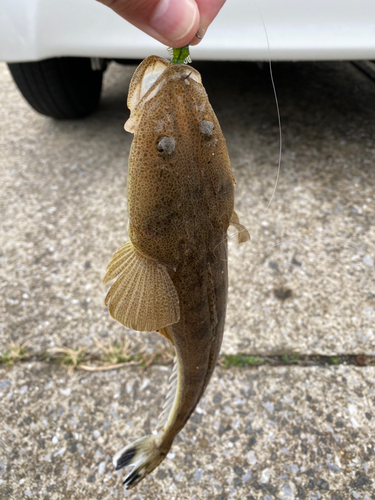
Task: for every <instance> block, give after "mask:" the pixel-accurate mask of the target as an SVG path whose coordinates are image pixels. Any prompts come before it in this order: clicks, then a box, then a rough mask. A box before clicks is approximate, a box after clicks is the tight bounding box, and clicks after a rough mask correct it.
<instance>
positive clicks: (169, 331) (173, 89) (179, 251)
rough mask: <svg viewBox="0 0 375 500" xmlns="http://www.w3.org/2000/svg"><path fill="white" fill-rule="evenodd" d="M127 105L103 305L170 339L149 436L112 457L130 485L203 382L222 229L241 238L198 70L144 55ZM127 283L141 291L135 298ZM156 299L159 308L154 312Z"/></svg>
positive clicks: (222, 258)
mask: <svg viewBox="0 0 375 500" xmlns="http://www.w3.org/2000/svg"><path fill="white" fill-rule="evenodd" d="M128 105H129V108H130V109H131V116H130V118H129V120H128V122H127V123H126V125H125V128H126V129H127V130H129V131H131V132H133V133H134V140H133V143H132V147H131V151H130V157H129V175H128V211H129V237H130V241H131V242H129V243H128V244H126V245H124V246H123V247H121V248H120V249H119V250H118V251H117V252H116V254H115V255H114V256H113V258H112V261H111V263H110V265H109V266H108V270H107V276H106V279H105V281H109V280H110V279H113V277H115V276H116V275H117V276H120V278H118V281H116V282H115V283H114V285H113V286H112V288H111V289H110V291H109V293H108V296H107V303H108V302H109V303H110V311H111V314H112V315H113V316H114V317H115V318H116V319H118V320H119V321H121V322H122V323H123V324H125V325H126V326H131V327H132V328H135V329H137V330H142V329H151V328H150V327H152V329H155V330H158V331H159V332H160V333H161V334H162V335H164V336H165V337H166V338H168V339H169V340H170V341H171V342H172V344H173V345H174V347H175V350H176V359H177V365H176V366H175V368H174V372H173V374H172V377H171V379H172V380H171V386H170V390H169V395H168V396H167V401H166V404H165V408H164V411H163V413H162V415H161V417H160V420H159V425H158V427H157V430H156V431H155V433H154V434H153V435H150V436H146V437H144V438H141V439H139V440H138V441H136V442H134V443H132V444H130V445H128V446H126V447H125V448H124V449H123V450H121V451H120V452H119V453H118V454H117V455H116V456H115V458H114V465H115V467H116V468H117V469H119V468H122V467H124V466H125V465H130V464H133V465H134V470H133V471H132V473H131V474H129V475H128V476H127V478H126V479H125V481H124V483H125V484H126V486H127V488H132V487H134V486H135V485H136V484H137V483H139V481H141V480H142V479H143V478H144V477H145V476H146V475H147V474H149V473H150V472H151V471H152V470H153V469H154V468H155V467H156V466H157V465H158V464H159V463H160V462H161V461H162V460H163V459H164V457H165V456H166V455H167V453H168V451H169V449H170V447H171V445H172V442H173V439H174V438H175V436H176V434H177V433H178V432H180V430H181V429H182V428H183V427H184V425H185V424H186V422H187V421H188V419H189V417H190V415H191V414H192V412H193V411H194V409H195V407H196V405H197V404H198V402H199V400H200V398H201V396H202V394H203V392H204V390H205V388H206V386H207V384H208V382H209V380H210V377H211V375H212V373H213V370H214V368H215V364H216V361H217V358H218V355H219V351H220V346H221V342H222V337H223V331H224V322H225V312H226V304H227V290H228V269H227V240H226V238H227V229H228V226H229V224H230V223H232V224H233V225H234V226H235V227H237V229H238V230H239V231H240V232H241V233H242V236H241V237H240V236H239V241H245V240H246V239H248V234H247V232H246V230H245V229H244V228H243V226H241V225H240V224H239V221H238V217H237V216H236V214H235V213H234V212H233V203H234V184H235V182H234V178H233V175H232V171H231V167H230V161H229V156H228V152H227V148H226V143H225V139H224V137H223V134H222V131H221V128H220V125H219V122H218V120H217V118H216V116H215V113H214V111H213V109H212V107H211V105H210V103H209V101H208V97H207V94H206V92H205V89H204V87H203V85H202V83H201V79H200V75H199V73H198V72H197V71H196V70H194V69H193V68H191V67H189V66H186V65H169V64H168V61H166V60H164V59H161V58H158V57H156V56H151V57H149V58H148V59H146V60H145V61H143V63H142V64H141V65H140V66H139V67H138V69H137V70H136V72H135V74H134V76H133V80H132V83H131V86H130V90H129V97H128ZM239 234H240V233H239ZM127 245H128V246H127ZM125 247H126V251H125V250H121V249H123V248H125ZM121 252H123V253H121ZM124 252H125V253H124ZM126 252H127V253H126ZM125 254H126V256H125V257H123V255H125ZM130 254H131V257H129V255H130ZM129 259H133V261H132V262H137V267H136V268H137V271H134V273H135V274H137V273H138V274H137V276H138V277H137V278H134V279H132V278H131V275H132V273H133V267H134V266H135V264H134V263H133V264H131V265H130V264H129V266H130V267H129V266H128V264H127V262H128V261H129ZM127 266H128V267H127ZM132 266H133V267H132ZM152 266H153V267H152ZM130 268H131V269H130ZM124 269H125V271H124ZM126 269H127V270H126ZM129 269H130V270H129ZM143 270H145V271H143ZM121 272H123V273H124V272H125V277H122V275H121ZM142 273H145V274H142ZM160 273H161V274H160ZM163 273H164V274H163ZM152 276H162V279H161V278H160V279H161V281H160V283H161V282H162V283H164V282H165V283H166V285H165V292H164V297H163V298H158V297H157V296H156V295H157V292H155V290H154V289H155V288H157V287H156V285H155V287H154V288H153V285H152V283H153V280H154V279H157V278H153V277H152ZM121 280H123V283H122V284H121V283H120V284H118V282H119V281H121ZM124 283H125V284H124ZM131 286H133V287H138V288H139V287H141V289H142V294H141V293H139V294H138V295H137V293H138V292H137V291H134V290H133V291H132V290H131V288H130V287H131ZM158 286H159V285H158ZM163 286H164V285H163ZM116 287H117V288H116ZM112 289H114V292H111V291H112ZM154 296H155V300H154V303H160V304H161V305H160V306H159V309H158V310H157V311H156V310H154V309H153V305H152V304H151V301H152V300H153V297H154ZM134 297H135V298H134ZM126 301H131V306H127V305H126ZM158 301H159V302H158ZM111 306H112V307H111ZM134 309H137V311H138V312H137V313H135V312H134ZM145 310H147V311H148V312H147V314H146V313H144V314H143V311H145ZM160 311H163V312H160ZM142 314H143V315H142ZM143 316H145V317H143ZM146 316H147V317H146ZM146 325H147V328H145V326H146Z"/></svg>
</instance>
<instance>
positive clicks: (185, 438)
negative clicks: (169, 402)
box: [0, 363, 375, 500]
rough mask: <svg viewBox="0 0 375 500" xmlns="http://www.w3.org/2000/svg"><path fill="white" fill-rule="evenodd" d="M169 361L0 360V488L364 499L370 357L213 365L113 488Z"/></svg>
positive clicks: (374, 373)
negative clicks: (160, 454) (195, 397)
mask: <svg viewBox="0 0 375 500" xmlns="http://www.w3.org/2000/svg"><path fill="white" fill-rule="evenodd" d="M170 370H171V367H165V366H155V367H152V368H149V369H147V370H144V369H141V368H137V369H134V368H132V367H126V368H123V369H122V370H121V371H112V372H105V373H93V374H86V373H82V372H75V373H74V374H73V375H72V376H70V375H69V374H67V372H66V371H65V370H64V369H62V368H58V367H57V366H56V365H52V366H49V365H47V364H46V363H30V364H22V365H16V367H15V368H10V369H5V368H0V380H1V382H0V398H1V409H0V419H1V422H2V425H1V426H0V446H1V449H2V453H1V455H0V476H1V477H0V482H1V484H0V497H1V498H4V499H5V498H7V499H9V498H10V499H12V500H13V499H14V500H15V499H17V500H18V499H20V498H25V497H27V496H28V497H30V498H42V499H44V500H48V499H49V500H63V499H72V500H73V499H74V500H82V499H83V498H96V499H98V500H104V499H107V500H109V499H113V498H123V497H125V498H128V497H129V498H134V499H137V500H141V499H144V500H151V499H165V498H170V499H176V500H177V499H178V500H185V499H186V500H190V499H194V498H195V499H203V498H210V499H211V498H214V499H217V500H219V499H222V500H231V499H233V500H234V499H241V500H242V499H251V498H254V499H256V500H258V499H262V500H270V499H283V500H289V499H296V500H297V499H300V500H302V499H308V500H315V499H320V498H323V499H330V500H331V499H334V500H337V499H338V498H341V500H348V499H349V498H360V499H361V500H365V499H366V498H367V499H370V498H371V499H372V498H375V484H374V481H373V478H374V474H373V471H374V467H375V438H374V435H375V408H374V403H375V399H374V395H375V393H374V384H375V368H373V367H368V368H353V367H345V366H339V367H331V368H297V367H293V368H290V367H289V368H284V367H280V368H270V367H261V368H260V369H258V368H257V369H234V368H232V369H230V370H225V369H223V368H218V369H217V370H216V372H215V374H214V376H213V379H212V381H211V383H210V385H209V387H208V389H207V391H206V393H205V395H204V397H203V399H202V400H201V402H200V404H199V407H198V409H197V411H196V412H195V413H194V414H193V416H192V418H191V419H190V421H189V422H188V424H187V425H186V427H185V429H184V430H183V431H182V432H181V433H180V434H179V436H178V437H177V438H176V440H175V444H174V446H173V447H172V449H171V451H170V453H169V455H168V458H166V459H165V461H164V462H163V463H162V464H161V465H160V466H159V467H158V468H157V470H156V471H155V472H154V473H153V474H152V475H151V476H149V477H148V478H146V479H144V480H143V481H142V483H140V484H139V485H138V487H137V488H136V489H135V490H132V491H130V492H126V493H125V494H124V492H123V488H122V484H121V482H122V481H121V477H123V474H122V473H121V472H120V473H116V472H115V471H114V469H113V466H112V463H111V457H112V456H113V454H114V453H115V452H117V451H118V450H119V449H121V448H122V447H123V446H125V444H127V443H129V442H131V441H133V440H135V439H137V438H139V437H142V436H143V435H145V434H147V433H149V432H150V430H152V429H153V428H154V426H155V424H156V418H157V416H158V414H159V412H160V409H161V407H162V405H163V401H164V398H165V396H166V393H167V385H168V384H167V378H168V376H169V373H170ZM354 493H358V495H359V496H358V497H357V496H355V495H354ZM334 494H336V499H335V497H334ZM267 495H268V497H267ZM366 495H367V497H366Z"/></svg>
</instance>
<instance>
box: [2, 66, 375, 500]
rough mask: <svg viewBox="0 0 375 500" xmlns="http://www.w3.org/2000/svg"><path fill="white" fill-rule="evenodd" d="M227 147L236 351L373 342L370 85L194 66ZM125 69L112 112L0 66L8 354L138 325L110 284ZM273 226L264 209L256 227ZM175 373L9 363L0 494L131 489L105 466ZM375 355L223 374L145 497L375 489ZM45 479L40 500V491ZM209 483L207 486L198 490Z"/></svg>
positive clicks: (122, 202) (312, 70)
mask: <svg viewBox="0 0 375 500" xmlns="http://www.w3.org/2000/svg"><path fill="white" fill-rule="evenodd" d="M194 66H195V67H197V69H198V70H199V71H201V73H202V77H203V82H204V84H205V86H206V89H207V91H208V93H209V96H210V100H211V102H212V104H213V107H214V109H215V111H216V113H217V115H218V117H219V120H220V123H221V126H222V128H223V131H224V134H225V136H226V139H227V142H228V148H229V153H230V156H231V160H232V166H233V170H234V174H235V177H236V180H237V187H236V210H237V212H238V214H239V215H240V219H241V222H242V223H243V224H246V225H247V227H248V228H249V230H250V233H251V236H252V239H251V241H250V242H249V243H247V244H245V245H241V246H238V245H237V243H236V241H235V239H236V238H235V237H233V238H230V241H229V247H230V249H229V259H230V263H229V267H230V289H229V303H228V314H227V324H226V332H225V339H224V343H223V349H222V350H223V352H224V353H234V354H236V353H240V352H245V353H248V354H252V355H256V354H262V355H272V354H283V353H288V354H291V353H299V354H303V355H306V354H326V355H329V356H339V355H340V354H375V327H374V325H375V321H374V318H375V279H374V278H375V266H374V258H375V229H374V227H375V224H374V223H375V210H374V208H375V183H374V180H375V170H374V160H375V141H374V137H375V118H374V116H375V115H374V112H373V106H371V105H370V103H372V102H375V84H374V83H373V82H371V81H370V80H369V79H367V77H366V76H364V75H363V74H361V73H359V72H358V71H357V70H356V69H355V68H354V67H352V66H351V65H350V64H349V63H345V62H332V63H330V62H327V63H304V64H291V63H288V64H277V65H275V66H274V75H275V82H276V88H277V91H278V96H279V101H280V109H281V118H282V123H283V145H284V146H283V158H282V165H281V171H280V178H279V182H278V185H277V189H276V192H275V196H274V198H273V201H272V203H271V205H270V208H269V210H268V211H267V212H265V208H266V206H267V205H268V203H269V200H270V198H271V196H272V192H273V189H274V184H275V179H276V173H277V156H278V128H277V118H276V110H275V103H274V98H273V95H272V89H271V86H270V80H269V73H268V68H267V66H266V65H264V66H263V68H260V67H259V66H258V65H255V64H244V63H242V64H235V63H221V64H218V63H216V64H213V63H197V64H194ZM133 71H134V67H122V66H118V65H114V64H113V65H111V66H110V68H109V70H108V71H107V73H106V75H105V83H104V89H103V98H102V104H101V107H100V109H99V110H98V112H97V113H95V114H94V115H93V116H91V117H88V118H86V119H84V120H80V121H64V122H55V121H53V120H50V119H48V118H46V117H43V116H39V115H37V114H36V113H35V112H34V111H33V110H31V109H30V108H29V107H28V105H27V104H26V103H25V102H24V101H23V100H22V98H21V97H20V95H19V94H18V92H17V90H16V89H15V88H14V85H13V83H12V81H11V79H10V76H9V74H8V71H7V69H6V66H5V65H3V64H2V65H0V79H1V87H0V117H1V129H2V133H1V135H0V150H1V158H0V189H1V191H2V195H1V197H0V210H1V214H2V219H1V232H0V245H1V247H0V275H1V280H0V295H1V298H2V300H1V307H2V313H1V316H0V352H1V353H4V352H6V350H7V345H8V344H9V342H11V341H13V342H16V343H23V342H25V341H28V342H29V343H28V346H27V348H28V350H29V351H30V352H32V353H35V354H38V355H40V354H41V353H43V352H45V351H46V350H48V349H51V348H56V347H57V346H66V347H69V348H76V347H84V348H86V349H87V350H88V351H89V352H94V351H95V349H96V345H95V341H94V338H98V339H100V341H101V342H103V343H105V342H112V343H116V342H117V341H118V340H119V338H120V336H121V335H122V334H123V333H124V332H125V333H126V335H128V336H129V338H130V339H131V340H132V343H133V344H134V345H137V343H139V342H141V341H142V342H145V344H146V347H147V351H148V353H149V354H150V355H151V354H152V353H155V352H158V351H159V350H162V349H165V344H164V341H163V340H162V339H160V338H159V337H158V336H157V335H156V334H155V333H149V334H139V333H135V332H132V331H129V330H127V329H124V328H123V327H122V326H121V325H119V324H117V323H116V322H114V321H113V320H112V319H111V318H110V317H109V314H108V311H107V308H105V307H104V304H103V300H104V296H105V289H104V287H103V286H102V285H101V280H102V277H103V273H104V270H105V267H106V265H107V263H108V261H109V258H110V256H111V254H112V253H113V251H114V250H115V249H116V248H117V247H118V246H119V245H121V244H122V243H123V242H124V241H126V222H127V218H126V217H127V214H126V160H127V156H128V153H129V147H130V143H131V135H130V134H127V133H125V132H124V130H123V124H124V122H125V120H126V118H127V116H128V111H127V110H126V105H125V103H126V91H127V85H128V83H129V79H130V77H131V74H132V72H133ZM259 219H263V220H259ZM168 370H169V367H164V366H159V365H156V366H152V367H150V368H148V369H146V370H145V369H143V368H141V367H124V368H123V369H121V370H120V371H116V372H104V373H94V374H87V373H83V372H76V373H74V374H73V375H72V376H70V375H68V374H67V373H66V370H64V369H63V368H59V367H58V365H56V364H52V365H51V364H47V363H43V362H42V363H41V362H38V361H31V362H21V363H18V364H15V365H14V366H13V367H9V368H6V367H4V366H2V367H1V372H0V373H1V374H0V393H1V401H2V405H1V406H2V408H1V412H2V414H1V422H2V424H1V425H0V435H1V436H0V439H1V441H0V446H1V448H0V449H1V450H2V452H4V453H1V454H0V474H1V477H0V480H1V481H2V482H1V484H0V496H4V498H11V499H17V500H18V499H19V498H24V497H25V498H27V497H29V498H44V499H64V498H72V499H77V500H78V499H83V498H90V499H91V498H98V499H103V500H104V499H106V498H107V499H110V498H122V497H123V496H124V493H123V491H122V487H121V481H120V478H119V477H117V474H116V473H115V472H114V471H113V469H112V466H111V463H110V460H111V455H112V453H113V452H115V451H117V450H118V449H119V448H120V447H122V446H123V445H124V444H125V442H127V441H128V439H129V440H131V439H133V438H137V437H141V436H142V435H143V434H144V433H145V432H148V431H149V429H150V428H152V426H153V425H154V423H155V418H156V417H157V415H158V412H159V409H160V407H161V406H162V401H163V398H164V395H165V394H166V389H167V382H166V380H167V375H168ZM374 383H375V376H374V368H373V367H353V366H343V365H341V366H337V367H321V366H317V367H311V368H307V367H272V368H271V367H267V366H263V367H261V368H259V369H258V368H242V369H241V368H234V367H232V368H230V369H227V370H226V369H224V368H218V369H217V371H216V373H215V375H214V378H213V380H212V381H211V383H210V386H209V388H208V391H207V393H206V395H205V397H204V398H203V400H202V402H201V404H200V405H199V410H198V411H197V412H196V413H195V414H194V416H193V417H192V419H191V420H190V422H189V424H188V425H187V427H186V429H185V430H184V431H183V432H182V433H181V434H180V436H179V437H178V438H177V439H176V442H175V445H174V447H173V449H172V455H171V456H170V457H169V458H168V459H167V460H166V461H165V462H164V463H163V464H162V465H161V466H160V467H159V469H158V470H157V471H156V472H155V473H154V474H153V475H152V476H151V477H150V478H148V479H146V480H145V481H143V482H142V483H141V485H140V486H139V488H138V489H136V490H135V491H134V492H130V493H126V495H128V496H129V497H130V498H134V499H136V498H137V499H138V498H139V499H145V500H148V499H151V498H152V499H153V498H176V499H190V498H199V499H200V498H206V497H207V498H217V499H221V500H224V499H228V500H229V499H237V498H238V499H243V498H247V499H248V500H251V499H252V498H254V499H256V500H258V499H262V500H270V499H273V498H275V499H276V498H280V499H285V500H286V499H289V498H290V499H297V498H298V499H304V498H306V499H311V500H315V499H320V498H323V499H325V498H327V499H330V500H331V499H332V500H338V499H341V500H346V499H349V498H350V499H351V498H355V499H356V498H359V499H362V500H367V499H369V498H375V496H374V495H375V490H374V488H373V477H374V473H373V470H374V458H373V457H374V454H375V450H374V445H375V440H374V437H373V435H374V429H373V422H374V418H375V417H374V409H373V405H374V395H373V390H374ZM40 492H41V493H40ZM194 495H195V497H194Z"/></svg>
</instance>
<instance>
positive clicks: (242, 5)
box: [0, 0, 375, 62]
mask: <svg viewBox="0 0 375 500" xmlns="http://www.w3.org/2000/svg"><path fill="white" fill-rule="evenodd" d="M260 13H261V14H260ZM262 17H263V20H264V24H265V26H266V28H267V33H268V39H269V46H270V50H268V46H267V37H266V33H265V29H264V26H263V23H262ZM150 54H158V55H161V56H164V57H165V56H166V50H165V47H164V46H163V45H162V44H160V43H159V42H157V41H155V40H153V39H152V38H151V37H149V36H148V35H146V34H144V33H143V32H141V31H140V30H138V29H137V28H135V27H133V26H132V25H130V24H129V23H127V22H126V21H125V20H123V19H122V18H120V17H119V16H118V15H117V14H115V13H114V12H112V11H111V10H110V9H109V8H108V7H106V6H104V5H102V4H99V3H98V2H96V1H95V0H63V1H61V0H0V60H3V61H8V62H21V61H36V60H40V59H45V58H49V57H56V56H88V57H102V58H125V59H127V58H134V59H143V58H145V57H147V56H148V55H150ZM191 54H192V57H193V59H211V60H215V59H216V60H263V61H264V60H268V59H269V58H270V57H271V59H272V60H329V59H331V60H338V59H346V60H354V59H375V0H282V1H281V0H256V3H255V2H254V1H253V0H227V2H226V3H225V5H224V7H223V8H222V10H221V11H220V13H219V15H218V16H217V18H216V19H215V20H214V22H213V24H212V25H211V26H210V28H209V30H208V31H207V34H206V36H205V38H204V41H203V42H202V43H201V44H200V45H199V46H198V47H192V49H191Z"/></svg>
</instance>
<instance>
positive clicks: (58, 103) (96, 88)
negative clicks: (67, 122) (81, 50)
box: [8, 57, 104, 119]
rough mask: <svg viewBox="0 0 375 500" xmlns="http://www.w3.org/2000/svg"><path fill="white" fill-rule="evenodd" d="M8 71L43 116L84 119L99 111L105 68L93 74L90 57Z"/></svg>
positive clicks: (19, 65) (25, 65)
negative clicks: (96, 110)
mask: <svg viewBox="0 0 375 500" xmlns="http://www.w3.org/2000/svg"><path fill="white" fill-rule="evenodd" d="M8 67H9V70H10V72H11V74H12V77H13V79H14V81H15V83H16V85H17V87H18V89H19V90H20V91H21V94H22V95H23V97H24V98H25V99H26V101H27V102H28V103H29V104H30V106H32V107H33V108H34V109H35V110H36V111H38V112H39V113H41V114H43V115H47V116H51V117H52V118H57V119H64V118H65V119H69V118H82V117H84V116H87V115H89V114H90V113H92V112H93V111H94V110H95V109H96V108H97V107H98V104H99V100H100V92H101V89H102V79H103V73H104V68H102V69H99V70H96V71H94V70H93V69H92V68H91V61H90V58H89V57H54V58H53V59H44V60H42V61H35V62H23V63H9V64H8Z"/></svg>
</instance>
